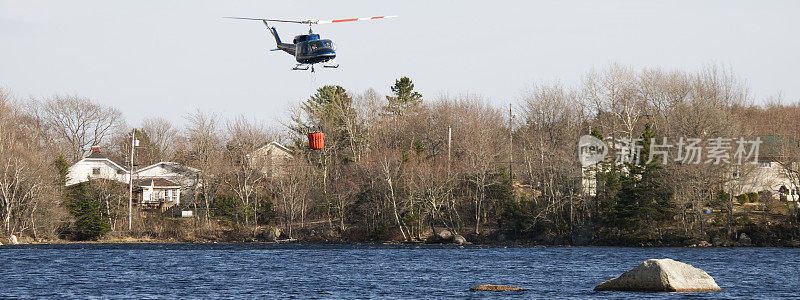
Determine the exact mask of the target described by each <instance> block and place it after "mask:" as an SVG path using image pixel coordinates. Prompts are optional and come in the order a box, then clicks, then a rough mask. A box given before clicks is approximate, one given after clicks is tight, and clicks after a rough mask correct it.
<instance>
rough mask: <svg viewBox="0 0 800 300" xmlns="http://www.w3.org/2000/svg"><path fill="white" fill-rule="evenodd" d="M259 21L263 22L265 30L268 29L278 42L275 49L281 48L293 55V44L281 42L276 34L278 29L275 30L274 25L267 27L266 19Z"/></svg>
mask: <svg viewBox="0 0 800 300" xmlns="http://www.w3.org/2000/svg"><path fill="white" fill-rule="evenodd" d="M261 21H262V22H264V25H266V26H267V30H269V33H271V34H272V37H274V38H275V43H276V44H278V49H276V50H283V51H284V52H286V53H289V54H291V55H294V54H295V45H294V44H287V43H283V42H281V37H280V36H279V35H278V30H276V29H275V27H269V24H267V21H266V20H261Z"/></svg>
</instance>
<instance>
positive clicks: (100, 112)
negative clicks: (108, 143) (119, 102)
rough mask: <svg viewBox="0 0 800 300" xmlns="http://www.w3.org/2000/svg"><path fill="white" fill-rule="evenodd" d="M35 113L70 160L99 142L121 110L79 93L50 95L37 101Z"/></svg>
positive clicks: (120, 123) (116, 121)
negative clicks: (78, 94)
mask: <svg viewBox="0 0 800 300" xmlns="http://www.w3.org/2000/svg"><path fill="white" fill-rule="evenodd" d="M37 111H38V113H39V115H40V117H41V118H42V121H43V122H44V124H45V126H46V127H47V128H48V130H49V131H50V132H51V133H52V134H53V136H54V138H55V139H56V141H59V142H60V143H61V144H63V146H64V147H63V148H64V149H65V150H66V151H67V153H68V154H69V157H71V158H72V160H73V161H76V160H78V159H80V158H81V157H82V156H83V154H84V153H85V151H86V150H87V149H88V148H89V147H90V146H93V145H100V144H102V143H103V142H105V139H106V138H107V137H108V136H109V135H110V134H112V133H113V132H114V131H115V130H117V129H118V127H122V126H124V120H123V118H122V113H120V112H119V111H118V110H117V109H115V108H112V107H107V106H103V105H100V104H97V103H94V102H92V101H91V100H89V99H88V98H83V97H79V96H53V97H50V98H48V99H46V100H44V101H42V102H41V105H39V107H38V110H37Z"/></svg>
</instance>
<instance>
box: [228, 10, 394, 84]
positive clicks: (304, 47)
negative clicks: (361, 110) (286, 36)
mask: <svg viewBox="0 0 800 300" xmlns="http://www.w3.org/2000/svg"><path fill="white" fill-rule="evenodd" d="M396 17H397V16H378V17H366V18H353V19H339V20H324V21H321V20H305V21H303V20H276V19H261V18H242V17H225V18H228V19H238V20H254V21H261V22H263V23H264V25H266V26H267V30H269V32H270V33H271V34H272V36H273V37H274V38H275V42H276V43H277V44H278V48H276V49H272V50H270V51H283V52H286V53H289V54H291V55H294V59H295V60H296V61H297V65H296V66H295V67H294V68H292V70H303V71H305V70H308V69H309V68H311V72H314V65H315V64H322V66H323V67H325V68H338V67H339V64H337V63H334V62H333V59H334V58H336V50H335V49H334V45H333V41H331V40H330V39H321V38H320V36H319V34H316V33H314V31H313V30H312V29H311V26H312V25H315V24H332V23H342V22H353V21H366V20H377V19H384V18H396ZM267 22H282V23H296V24H308V34H301V35H298V36H295V37H294V40H292V43H291V44H289V43H284V42H282V41H281V38H280V36H279V35H278V31H277V30H276V29H275V27H270V26H269V23H267Z"/></svg>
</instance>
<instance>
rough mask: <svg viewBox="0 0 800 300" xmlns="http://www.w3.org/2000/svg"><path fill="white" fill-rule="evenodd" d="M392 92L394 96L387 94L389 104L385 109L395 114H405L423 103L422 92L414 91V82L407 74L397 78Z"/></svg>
mask: <svg viewBox="0 0 800 300" xmlns="http://www.w3.org/2000/svg"><path fill="white" fill-rule="evenodd" d="M392 93H393V94H394V96H386V100H389V105H387V106H386V107H384V110H386V111H387V112H389V113H391V114H393V115H396V116H399V115H403V114H405V113H406V112H407V111H408V110H410V109H413V108H414V107H416V106H417V105H419V104H420V103H422V94H420V93H417V92H416V91H414V83H413V82H412V81H411V79H409V78H408V77H406V76H403V77H402V78H400V79H398V80H395V82H394V86H392Z"/></svg>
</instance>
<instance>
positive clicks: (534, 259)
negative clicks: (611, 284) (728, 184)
mask: <svg viewBox="0 0 800 300" xmlns="http://www.w3.org/2000/svg"><path fill="white" fill-rule="evenodd" d="M648 258H672V259H675V260H679V261H682V262H686V263H689V264H691V265H694V266H695V267H699V268H701V269H703V270H705V271H706V272H708V273H709V274H710V275H711V276H713V277H714V279H715V280H716V281H717V284H719V286H720V287H722V288H723V290H724V291H723V292H711V293H625V292H594V291H592V289H593V288H594V286H595V285H597V284H598V283H600V282H602V281H604V280H607V279H610V278H613V277H617V276H619V275H620V274H621V273H622V272H624V271H625V270H628V269H630V268H633V267H634V266H636V265H638V264H639V263H641V262H643V261H644V260H646V259H648ZM799 277H800V249H784V248H618V247H508V248H504V247H477V246H476V247H464V248H462V247H458V246H453V247H450V246H384V245H354V246H353V245H302V244H293V245H275V244H72V245H25V246H0V298H5V297H20V298H54V297H58V298H80V299H85V298H135V299H141V298H168V299H176V298H231V297H238V298H264V299H269V298H300V299H306V298H316V299H336V298H361V299H367V298H407V299H420V298H492V299H496V298H509V299H516V298H526V299H527V298H576V299H585V298H601V299H619V298H635V299H641V298H670V299H678V298H692V299H718V298H728V299H754V298H762V299H775V298H790V297H800V278H799ZM487 283H492V284H507V285H512V286H520V287H525V288H528V289H529V291H526V292H469V288H470V287H472V286H474V285H478V284H487Z"/></svg>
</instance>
